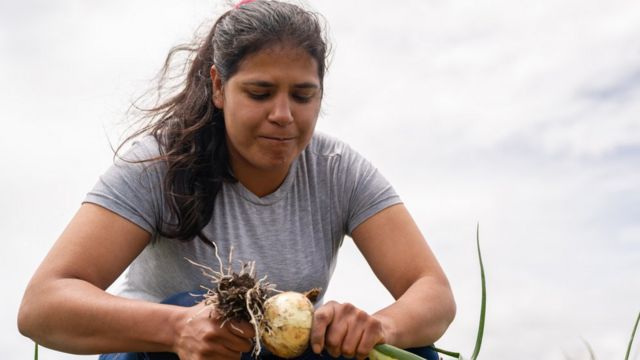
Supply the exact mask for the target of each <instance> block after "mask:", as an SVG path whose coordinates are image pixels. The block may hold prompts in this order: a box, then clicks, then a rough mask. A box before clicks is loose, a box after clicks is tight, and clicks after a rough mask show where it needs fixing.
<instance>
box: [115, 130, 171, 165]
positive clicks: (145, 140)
mask: <svg viewBox="0 0 640 360" xmlns="http://www.w3.org/2000/svg"><path fill="white" fill-rule="evenodd" d="M117 155H118V156H117V158H120V159H121V160H124V161H126V162H131V161H133V162H137V161H147V160H152V159H156V158H158V157H159V156H160V155H161V152H160V144H159V142H158V140H157V139H156V138H155V137H154V136H152V135H148V134H147V135H142V136H139V137H136V138H134V139H130V140H128V141H125V143H123V145H122V146H121V147H120V148H119V149H118V153H117Z"/></svg>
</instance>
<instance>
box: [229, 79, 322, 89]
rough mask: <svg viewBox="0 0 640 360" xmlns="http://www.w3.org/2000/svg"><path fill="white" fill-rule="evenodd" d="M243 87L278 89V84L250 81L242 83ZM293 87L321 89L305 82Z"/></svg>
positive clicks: (315, 84) (312, 83)
mask: <svg viewBox="0 0 640 360" xmlns="http://www.w3.org/2000/svg"><path fill="white" fill-rule="evenodd" d="M242 85H244V86H257V87H266V88H273V87H276V84H274V83H271V82H268V81H264V80H248V81H244V82H242ZM293 87H295V88H296V89H319V88H320V85H318V84H317V83H314V82H303V83H299V84H295V85H293Z"/></svg>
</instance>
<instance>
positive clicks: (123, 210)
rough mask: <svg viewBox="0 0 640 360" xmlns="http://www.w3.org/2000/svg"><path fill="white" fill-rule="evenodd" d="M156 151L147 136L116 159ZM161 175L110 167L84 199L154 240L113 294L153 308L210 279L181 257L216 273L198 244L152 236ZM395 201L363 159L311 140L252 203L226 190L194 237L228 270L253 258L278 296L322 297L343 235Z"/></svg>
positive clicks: (239, 189) (337, 145)
mask: <svg viewBox="0 0 640 360" xmlns="http://www.w3.org/2000/svg"><path fill="white" fill-rule="evenodd" d="M158 154H159V151H158V144H157V142H156V141H155V139H154V138H153V137H151V136H146V137H144V138H142V139H140V140H139V141H137V142H136V143H134V144H133V145H132V147H131V149H130V150H129V151H128V152H127V153H126V154H125V155H124V156H123V158H125V159H149V158H151V157H154V156H156V155H158ZM165 172H166V165H165V164H164V163H162V162H144V163H131V162H126V161H122V160H116V161H115V163H114V165H112V166H111V167H110V168H109V169H108V170H107V172H106V173H105V174H103V175H102V176H101V177H100V179H99V181H98V182H97V184H96V185H95V187H94V188H93V190H92V191H91V192H89V193H88V194H87V197H86V199H85V202H90V203H94V204H97V205H100V206H102V207H104V208H107V209H109V210H111V211H113V212H115V213H117V214H119V215H120V216H122V217H124V218H126V219H128V220H130V221H132V222H133V223H135V224H137V225H138V226H140V227H142V228H143V229H145V230H146V231H148V232H149V233H151V234H152V236H153V238H154V241H153V242H151V243H150V244H149V245H148V246H147V247H146V248H145V249H144V250H143V251H142V253H141V254H140V255H139V256H138V257H137V258H136V259H135V260H134V261H133V262H132V263H131V265H130V266H129V268H128V269H127V272H126V274H125V277H124V281H123V283H122V286H121V289H120V291H119V294H120V295H122V296H125V297H129V298H137V299H144V300H149V301H154V302H159V301H161V300H162V299H164V298H167V297H168V296H170V295H172V294H175V293H179V292H184V291H193V290H196V289H199V288H200V286H201V285H204V286H207V287H210V286H211V280H210V279H209V278H207V277H204V276H203V275H202V274H201V270H200V269H199V268H198V267H196V266H194V265H192V264H191V263H189V262H188V261H187V260H186V259H190V260H192V261H194V262H196V263H199V264H203V265H206V266H209V267H211V268H213V269H219V265H218V262H217V260H216V257H215V255H214V251H213V249H212V247H210V246H207V245H206V244H204V243H203V242H202V241H200V240H198V239H196V240H193V241H189V242H182V241H179V240H174V239H167V238H162V237H159V236H158V235H157V232H156V224H158V219H159V218H160V217H162V216H167V214H168V213H169V212H168V207H167V206H166V204H165V201H164V196H163V190H162V182H163V176H164V173H165ZM397 203H400V198H399V197H398V195H397V194H396V192H395V191H394V189H393V188H392V187H391V185H390V184H389V183H388V182H387V181H386V180H385V179H384V177H383V176H382V175H381V174H380V173H379V172H378V171H377V170H376V168H375V167H373V166H372V165H371V164H370V163H369V162H368V161H367V160H365V159H364V158H363V157H362V156H360V155H359V154H358V153H357V152H355V151H354V150H353V149H351V148H350V147H349V146H347V145H346V144H344V143H342V142H340V141H338V140H336V139H334V138H332V137H329V136H327V135H324V134H319V133H316V134H314V136H313V138H312V140H311V143H310V144H309V145H308V146H307V148H306V149H305V150H304V151H303V152H302V154H301V155H300V156H299V157H298V158H297V159H296V161H294V163H293V164H292V165H291V168H290V170H289V174H288V175H287V178H286V179H285V181H284V182H283V183H282V185H281V186H280V187H279V188H278V189H277V190H276V191H275V192H274V193H271V194H269V195H267V196H264V197H258V196H256V195H255V194H253V193H251V192H250V191H249V190H247V188H245V187H244V186H243V185H242V184H241V183H239V182H236V183H225V184H224V185H223V187H222V189H221V191H220V192H219V193H218V195H217V197H216V200H215V204H214V211H213V217H212V219H211V221H210V222H209V224H208V225H206V226H205V228H204V229H203V232H204V234H205V235H206V236H207V237H208V238H209V239H211V240H212V241H214V242H215V243H216V245H217V246H218V249H219V254H220V256H221V258H222V259H223V261H224V262H225V264H224V265H225V266H227V265H228V264H227V263H226V261H227V257H228V255H229V251H230V249H231V246H233V259H234V260H233V265H232V266H233V267H234V269H235V270H236V271H238V270H239V264H240V261H242V262H247V261H255V262H256V271H257V276H258V277H259V278H260V277H262V276H264V275H267V276H268V278H267V279H268V281H269V282H271V283H273V284H276V285H277V288H278V289H280V290H293V291H300V292H303V291H307V290H309V289H311V288H314V287H319V288H322V289H323V292H322V295H323V294H324V290H326V288H327V286H328V283H329V279H330V277H331V274H332V273H333V269H334V267H335V262H336V256H337V252H338V249H339V248H340V246H341V244H342V240H343V238H344V236H345V235H350V234H351V231H353V229H354V228H356V227H357V226H358V225H359V224H361V223H362V222H363V221H364V220H366V219H367V218H369V217H370V216H372V215H374V214H375V213H377V212H379V211H380V210H382V209H384V208H386V207H389V206H391V205H394V204H397ZM390 240H391V239H390Z"/></svg>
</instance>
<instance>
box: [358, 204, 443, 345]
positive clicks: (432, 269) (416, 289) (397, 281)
mask: <svg viewBox="0 0 640 360" xmlns="http://www.w3.org/2000/svg"><path fill="white" fill-rule="evenodd" d="M352 235H353V239H354V241H355V243H356V245H357V246H358V248H359V249H360V251H361V252H362V254H363V255H364V257H365V258H366V259H367V262H368V263H369V265H370V266H371V268H372V270H373V271H374V273H375V274H376V276H377V277H378V279H380V281H381V282H382V284H383V285H384V286H385V287H386V288H387V289H388V290H389V291H390V292H391V294H392V295H393V297H394V298H395V299H396V302H394V303H393V304H391V305H390V306H388V307H386V308H384V309H382V310H380V311H378V312H376V313H375V314H374V315H373V316H374V317H375V318H378V319H380V320H381V322H382V323H383V327H384V328H385V336H386V338H385V342H387V343H389V344H392V345H395V346H398V347H401V348H407V347H415V346H425V345H431V344H433V343H434V342H435V341H436V340H438V339H439V338H440V337H441V336H442V335H443V334H444V332H445V330H446V329H447V328H448V326H449V324H450V323H451V322H452V321H453V318H454V316H455V312H456V306H455V302H454V299H453V294H452V292H451V288H450V286H449V282H448V280H447V277H446V276H445V274H444V272H443V271H442V268H441V267H440V265H439V264H438V261H437V260H436V258H435V256H434V254H433V252H432V251H431V249H430V248H429V246H428V245H427V242H426V241H425V239H424V237H423V236H422V234H421V233H420V230H419V229H418V227H417V225H416V224H415V222H414V221H413V219H412V218H411V215H410V214H409V212H408V211H407V209H406V208H405V206H404V205H395V206H392V207H389V208H387V209H385V210H383V211H381V212H379V213H378V214H376V215H374V216H372V217H371V218H370V219H368V220H367V221H365V222H364V223H362V224H361V225H360V226H358V227H357V228H356V229H355V230H354V231H353V234H352Z"/></svg>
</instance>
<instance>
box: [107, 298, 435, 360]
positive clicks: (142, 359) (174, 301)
mask: <svg viewBox="0 0 640 360" xmlns="http://www.w3.org/2000/svg"><path fill="white" fill-rule="evenodd" d="M192 294H195V296H194V295H192ZM201 300H202V293H199V292H198V293H188V292H184V293H179V294H176V295H173V296H171V297H168V298H167V299H165V300H164V301H163V302H162V303H163V304H171V305H178V306H185V307H186V306H193V305H195V304H197V303H198V302H200V301H201ZM406 350H407V351H410V352H412V353H414V354H416V355H418V356H420V357H423V358H425V359H426V360H438V359H439V357H438V353H436V352H435V351H434V350H433V349H432V348H430V347H427V346H425V347H418V348H412V349H406ZM259 359H261V360H275V359H279V358H278V357H277V356H275V355H273V354H271V353H269V352H268V351H267V350H264V349H263V350H262V353H261V354H260V357H259ZM296 359H297V360H327V359H333V358H332V357H331V356H330V355H329V354H328V353H326V352H323V353H322V354H320V355H318V354H316V353H314V352H313V351H311V349H308V350H307V351H306V352H305V353H304V354H302V355H300V356H299V357H297V358H296ZM337 359H339V360H346V358H343V357H340V358H337ZM99 360H179V358H178V355H176V354H174V353H157V352H156V353H113V354H102V355H100V357H99ZM242 360H254V358H253V357H252V356H251V353H243V354H242Z"/></svg>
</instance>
